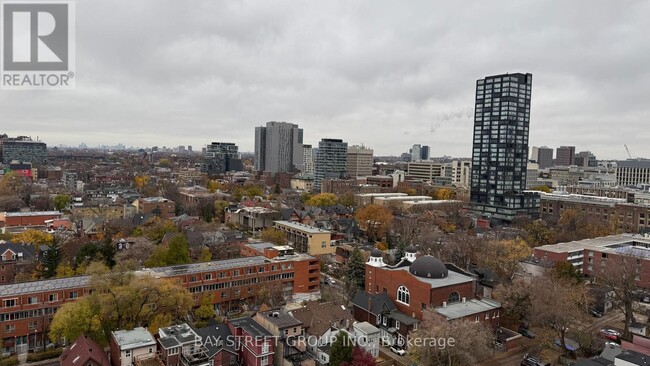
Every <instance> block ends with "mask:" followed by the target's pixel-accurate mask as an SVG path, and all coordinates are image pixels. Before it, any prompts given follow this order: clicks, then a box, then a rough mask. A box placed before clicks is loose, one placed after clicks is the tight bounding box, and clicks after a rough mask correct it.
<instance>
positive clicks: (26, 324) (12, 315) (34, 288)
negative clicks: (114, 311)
mask: <svg viewBox="0 0 650 366" xmlns="http://www.w3.org/2000/svg"><path fill="white" fill-rule="evenodd" d="M269 252H273V250H270V251H269ZM138 274H140V275H147V274H149V275H152V276H154V277H156V278H170V279H176V280H177V281H178V282H179V283H180V284H181V285H183V286H184V287H186V288H187V289H188V291H189V292H190V293H191V294H192V295H193V298H194V300H195V302H196V305H197V306H198V303H199V299H200V297H201V294H203V293H205V292H208V293H211V294H212V295H213V297H212V302H213V305H214V307H215V310H216V311H217V312H219V313H221V314H224V313H228V312H229V311H239V310H240V309H241V307H242V306H243V305H244V304H245V303H247V302H251V301H254V296H255V294H256V292H257V290H259V289H260V288H261V287H269V288H277V289H278V290H280V291H282V292H283V295H285V296H294V297H296V296H307V295H309V296H311V295H313V294H317V293H318V292H319V291H320V283H319V276H320V265H319V262H318V259H316V258H314V257H311V256H308V255H305V254H294V253H293V252H292V251H290V252H286V253H284V255H281V256H280V255H276V256H274V257H271V258H267V257H265V256H261V255H258V256H252V257H243V258H237V259H228V260H222V261H213V262H203V263H195V264H188V265H181V266H170V267H159V268H152V269H148V270H143V271H138ZM90 292H91V288H90V277H89V276H78V277H68V278H57V279H51V280H43V281H33V282H25V283H15V284H9V285H2V286H0V339H2V340H3V345H4V347H5V352H16V350H17V349H18V350H20V349H25V350H27V349H34V348H35V347H36V348H38V347H42V346H43V345H44V344H47V343H49V341H48V340H47V330H48V328H49V325H50V322H51V321H52V318H53V316H54V314H55V312H56V310H57V309H58V308H59V307H61V306H62V305H63V304H65V303H67V302H69V301H75V300H76V299H77V298H79V297H81V296H86V295H88V294H89V293H90Z"/></svg>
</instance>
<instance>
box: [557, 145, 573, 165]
mask: <svg viewBox="0 0 650 366" xmlns="http://www.w3.org/2000/svg"><path fill="white" fill-rule="evenodd" d="M575 155H576V147H575V146H560V147H558V148H557V150H556V152H555V165H559V166H570V165H573V159H574V158H575Z"/></svg>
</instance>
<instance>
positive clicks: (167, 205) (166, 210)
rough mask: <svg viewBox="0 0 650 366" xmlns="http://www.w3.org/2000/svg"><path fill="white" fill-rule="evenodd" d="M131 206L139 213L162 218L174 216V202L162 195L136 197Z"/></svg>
mask: <svg viewBox="0 0 650 366" xmlns="http://www.w3.org/2000/svg"><path fill="white" fill-rule="evenodd" d="M133 206H135V209H136V212H137V213H139V214H153V215H156V216H160V217H161V218H163V219H168V218H170V217H174V216H176V203H175V202H174V201H171V200H168V199H167V198H163V197H147V198H138V199H137V200H135V201H133Z"/></svg>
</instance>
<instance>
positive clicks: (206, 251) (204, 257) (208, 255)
mask: <svg viewBox="0 0 650 366" xmlns="http://www.w3.org/2000/svg"><path fill="white" fill-rule="evenodd" d="M211 260H212V252H211V251H210V248H208V247H203V248H201V254H200V255H199V262H209V261H211Z"/></svg>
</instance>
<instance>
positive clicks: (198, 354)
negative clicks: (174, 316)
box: [156, 323, 238, 366]
mask: <svg viewBox="0 0 650 366" xmlns="http://www.w3.org/2000/svg"><path fill="white" fill-rule="evenodd" d="M156 338H157V342H158V349H159V357H160V360H161V361H162V363H163V364H164V365H165V366H222V365H224V366H225V365H236V364H237V361H238V355H237V350H236V349H235V343H234V339H233V337H232V333H231V332H230V328H229V327H228V326H227V325H225V324H216V325H212V326H208V327H204V328H198V329H195V328H193V327H191V326H190V325H188V324H186V323H182V324H178V325H173V326H170V327H165V328H161V329H159V330H158V337H156Z"/></svg>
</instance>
